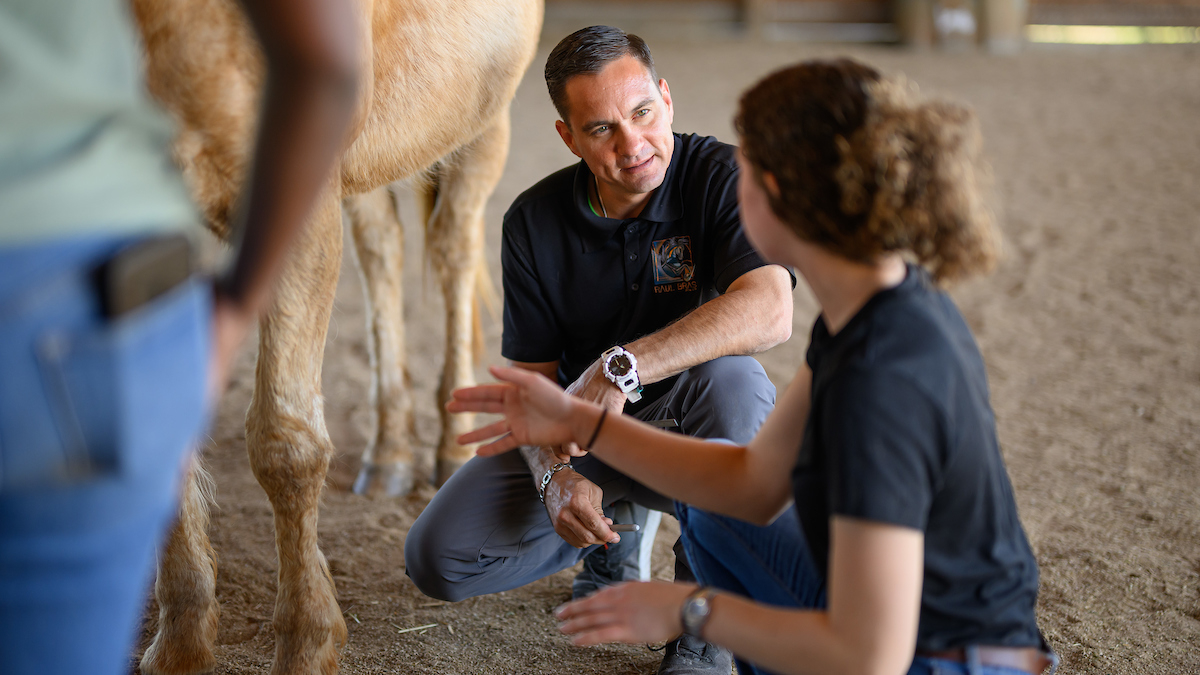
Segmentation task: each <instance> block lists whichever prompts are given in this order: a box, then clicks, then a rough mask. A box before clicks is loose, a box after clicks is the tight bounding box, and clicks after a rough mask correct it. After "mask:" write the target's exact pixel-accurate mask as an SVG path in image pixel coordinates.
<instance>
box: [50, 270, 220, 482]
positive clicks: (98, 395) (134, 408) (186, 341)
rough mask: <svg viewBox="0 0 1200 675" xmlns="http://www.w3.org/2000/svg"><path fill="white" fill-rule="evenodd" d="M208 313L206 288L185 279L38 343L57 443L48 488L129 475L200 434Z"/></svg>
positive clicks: (151, 464) (155, 462)
mask: <svg viewBox="0 0 1200 675" xmlns="http://www.w3.org/2000/svg"><path fill="white" fill-rule="evenodd" d="M209 305H210V300H209V296H208V289H207V287H206V285H205V284H204V283H202V282H201V281H200V280H190V281H188V282H185V283H184V284H181V285H180V286H178V287H176V288H174V289H172V290H171V291H169V292H168V293H166V294H164V295H163V296H161V297H159V298H157V299H155V300H154V301H152V302H150V303H147V304H146V305H144V306H142V307H140V308H138V309H136V310H134V311H132V312H130V313H128V314H126V315H123V316H121V317H118V318H117V319H114V320H108V321H106V320H96V321H94V322H91V323H90V324H88V325H85V326H82V327H74V328H71V329H67V330H60V329H49V330H46V331H45V332H43V333H41V334H40V335H38V336H37V337H36V339H35V342H34V348H35V351H36V354H37V361H38V367H39V370H40V373H41V379H42V386H43V388H44V391H45V393H46V400H47V403H48V406H49V408H50V412H51V418H52V420H53V423H54V425H55V427H56V429H57V432H58V440H59V442H60V443H61V452H59V453H49V455H50V456H51V457H53V458H54V459H55V464H51V465H47V466H46V467H45V475H44V477H43V478H44V480H45V481H46V482H49V483H52V484H59V485H62V484H70V483H76V482H81V481H84V480H95V479H102V478H104V477H106V476H113V475H120V476H125V477H128V476H131V475H137V474H138V473H140V472H141V471H143V470H147V469H151V468H153V467H154V466H155V465H156V464H157V460H158V459H159V457H163V456H167V455H169V454H170V451H171V450H174V449H175V448H171V447H164V445H166V444H174V445H178V444H179V443H180V442H186V440H187V439H188V438H190V437H191V435H193V434H195V433H196V432H197V431H198V426H199V421H200V420H201V419H202V418H203V416H202V414H201V411H202V410H203V407H204V394H205V378H206V376H207V346H208V345H207V343H208V320H209V311H210V310H209ZM182 434H186V435H183V436H182V437H181V435H182ZM176 454H177V453H176Z"/></svg>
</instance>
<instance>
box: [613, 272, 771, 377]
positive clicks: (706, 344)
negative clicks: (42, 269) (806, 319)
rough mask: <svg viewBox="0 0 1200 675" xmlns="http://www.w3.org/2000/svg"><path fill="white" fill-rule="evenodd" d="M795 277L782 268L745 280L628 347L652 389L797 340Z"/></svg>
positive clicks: (753, 274)
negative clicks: (719, 361)
mask: <svg viewBox="0 0 1200 675" xmlns="http://www.w3.org/2000/svg"><path fill="white" fill-rule="evenodd" d="M791 327H792V297H791V276H790V275H789V274H788V272H787V270H785V269H784V268H782V267H779V266H778V265H769V266H766V267H760V268H758V269H756V270H752V271H750V272H747V273H746V274H744V275H742V277H741V278H739V279H738V280H737V281H735V282H734V283H733V284H732V285H731V286H730V287H729V290H728V291H727V292H726V293H725V294H724V295H721V296H718V297H716V298H713V299H712V300H710V301H708V302H706V303H704V304H703V305H701V306H699V307H697V308H696V309H695V310H694V311H692V312H691V313H689V314H687V315H686V316H684V317H682V318H680V319H679V320H678V321H675V322H673V323H671V324H669V325H667V326H666V327H664V328H663V329H662V330H659V331H657V332H655V333H651V334H649V335H646V336H644V337H641V338H639V339H637V340H634V341H633V342H631V343H629V344H628V345H625V348H626V349H628V350H629V351H630V352H632V353H633V354H634V356H636V357H637V359H638V377H639V378H640V380H641V382H642V384H652V383H654V382H658V381H660V380H665V379H666V378H668V377H671V376H673V375H677V374H679V373H681V372H683V371H685V370H687V369H688V368H691V367H693V366H697V365H699V364H701V363H705V362H707V361H711V360H713V359H715V358H719V357H721V356H730V355H736V354H755V353H758V352H761V351H763V350H765V349H770V348H771V347H774V346H775V345H777V344H779V343H780V342H783V341H785V340H787V339H788V337H790V336H791Z"/></svg>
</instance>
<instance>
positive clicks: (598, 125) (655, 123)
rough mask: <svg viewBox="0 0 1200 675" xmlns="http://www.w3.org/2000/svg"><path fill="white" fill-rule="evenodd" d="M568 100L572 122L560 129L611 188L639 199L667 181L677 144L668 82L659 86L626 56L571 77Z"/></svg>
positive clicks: (576, 153)
mask: <svg viewBox="0 0 1200 675" xmlns="http://www.w3.org/2000/svg"><path fill="white" fill-rule="evenodd" d="M660 89H661V91H660ZM566 101H567V113H568V117H569V119H568V120H566V121H567V124H564V123H563V122H561V121H559V122H556V123H555V128H557V129H558V133H559V135H560V136H562V139H563V142H564V143H566V144H567V147H568V148H570V149H571V152H573V153H575V155H576V156H577V157H581V158H582V159H583V161H585V162H587V165H588V168H590V169H591V170H592V173H594V174H595V175H596V178H597V180H598V181H599V182H600V183H601V184H602V185H604V186H605V189H606V191H607V192H609V193H610V194H611V193H614V192H615V193H617V194H619V195H624V196H626V198H627V199H632V200H634V201H636V200H637V199H638V198H639V196H641V195H647V196H648V195H649V193H650V192H652V191H653V190H654V189H655V188H657V187H658V186H659V185H662V182H663V178H664V177H665V176H666V173H667V166H668V165H669V164H670V163H671V152H672V151H673V150H674V146H675V139H674V137H673V136H672V135H671V121H672V120H673V119H674V116H675V110H674V108H673V107H672V106H671V91H670V90H669V89H668V88H667V81H666V80H659V81H658V86H655V82H654V81H653V80H652V79H650V73H649V72H648V71H647V70H646V67H645V66H643V65H642V63H641V62H640V61H638V60H637V59H636V58H634V57H632V56H624V57H622V58H620V59H617V60H616V61H613V62H612V63H609V64H608V65H607V66H605V67H604V69H603V70H601V71H600V72H599V73H597V74H595V75H578V76H576V77H573V78H571V79H570V80H568V81H567V86H566Z"/></svg>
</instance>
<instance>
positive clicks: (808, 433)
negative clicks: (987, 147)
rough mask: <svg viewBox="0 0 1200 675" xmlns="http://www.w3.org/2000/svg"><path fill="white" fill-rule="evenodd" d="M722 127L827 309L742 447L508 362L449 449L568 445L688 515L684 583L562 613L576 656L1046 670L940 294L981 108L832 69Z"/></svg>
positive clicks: (999, 470) (757, 94)
mask: <svg viewBox="0 0 1200 675" xmlns="http://www.w3.org/2000/svg"><path fill="white" fill-rule="evenodd" d="M736 126H737V128H738V131H739V133H740V135H741V140H742V146H741V153H740V155H739V161H740V162H741V164H742V173H741V179H740V181H741V182H740V185H739V192H738V195H739V199H740V202H741V206H742V217H743V220H744V222H745V228H746V232H747V235H748V236H749V237H750V239H751V241H752V242H753V243H754V245H755V247H756V248H757V249H758V250H759V251H760V252H761V253H762V255H763V256H764V257H765V258H766V259H767V260H770V261H774V262H778V263H782V264H789V265H794V266H795V268H796V269H797V271H799V272H800V274H801V275H802V276H803V277H804V279H805V281H806V282H807V283H808V284H809V287H810V288H811V289H812V291H813V293H814V295H815V296H816V298H817V300H818V303H819V304H820V308H821V314H820V316H819V317H818V318H817V320H816V323H815V324H814V326H813V331H812V338H811V343H810V345H809V348H808V354H807V359H806V362H805V363H804V364H803V365H802V366H801V367H800V370H799V372H798V373H797V375H796V378H795V379H794V380H793V382H792V384H791V386H790V387H789V388H788V389H787V392H786V393H785V394H784V395H783V397H782V398H781V400H780V403H779V405H778V407H777V409H776V410H775V411H774V412H773V413H772V414H771V416H770V418H768V420H767V421H766V423H765V424H764V425H763V427H762V429H761V431H760V432H759V433H758V435H757V436H756V437H755V438H754V440H753V441H751V442H750V443H749V444H748V445H747V446H744V447H739V446H729V445H720V444H715V443H702V442H699V441H696V440H693V439H688V438H682V437H679V436H672V435H667V434H663V433H661V432H659V431H656V430H653V429H650V428H648V427H646V426H645V425H642V424H639V423H638V422H637V421H635V420H631V419H629V418H628V417H617V416H613V415H606V414H605V411H604V410H602V409H601V408H599V407H597V406H595V405H593V404H590V403H588V402H586V401H581V400H579V399H577V398H571V397H568V396H565V395H563V393H562V392H561V391H559V389H558V388H557V387H556V386H555V385H554V384H553V383H551V382H549V381H547V380H546V379H545V378H542V377H540V376H538V375H535V374H531V373H528V372H525V371H521V370H514V369H501V368H497V369H495V370H494V374H495V375H496V377H497V378H499V379H501V380H503V381H504V383H502V384H494V385H484V386H480V387H476V388H471V389H465V390H461V391H458V392H456V393H455V396H454V399H453V400H452V401H451V403H450V404H449V407H450V409H451V410H453V411H463V410H475V411H482V412H493V413H495V412H499V413H503V414H504V416H505V419H504V420H501V421H499V422H496V423H494V424H492V425H489V426H486V427H483V428H482V429H479V430H477V431H475V432H471V433H470V434H466V435H464V437H463V439H462V440H463V442H474V441H480V440H484V439H487V438H491V437H493V436H496V435H500V434H502V436H501V437H500V438H499V439H497V440H495V441H493V442H491V443H490V444H488V445H485V446H483V447H482V448H480V449H479V453H480V454H483V455H491V454H495V453H499V452H504V451H507V450H510V449H512V448H514V447H516V446H517V445H519V444H522V443H572V442H573V443H577V444H579V446H580V447H581V448H583V449H585V450H590V452H591V453H592V454H595V455H597V456H599V457H600V458H602V459H603V460H604V461H605V462H608V463H610V464H612V465H613V466H614V467H616V468H618V469H619V470H621V471H625V472H627V473H628V474H629V475H631V476H633V477H635V478H636V479H637V480H640V481H643V482H644V483H645V484H646V485H648V486H651V487H653V488H655V489H657V490H659V491H661V492H662V493H663V494H667V495H671V496H673V497H674V498H676V499H678V500H680V501H681V502H686V503H687V505H685V506H680V509H679V511H680V522H681V526H682V530H683V539H684V548H685V549H686V551H687V556H688V560H689V561H690V563H691V564H692V566H693V568H694V569H695V571H696V576H697V578H698V579H699V582H700V583H699V586H695V585H692V586H686V587H685V586H683V585H680V584H664V583H648V584H624V585H621V586H616V587H613V588H610V589H607V590H604V591H601V592H599V593H597V594H596V595H594V596H592V597H590V598H587V599H584V600H580V601H577V602H572V603H570V604H567V605H565V606H563V607H561V608H559V609H558V610H557V617H558V618H559V619H560V620H562V621H563V623H562V625H561V630H562V631H563V632H565V633H568V634H571V635H574V641H575V643H576V644H580V645H590V644H598V643H603V642H651V641H657V640H666V639H670V638H671V637H673V636H674V635H676V634H678V633H680V632H681V631H682V632H684V633H687V634H692V635H698V636H701V637H703V639H705V640H709V641H711V642H714V643H716V644H719V645H722V646H725V647H728V648H729V649H731V650H732V651H733V652H734V653H735V654H736V655H737V656H738V658H739V672H741V673H754V672H759V673H762V672H778V673H813V674H817V673H820V674H822V675H830V674H836V673H846V674H851V673H853V674H859V673H871V674H880V675H900V674H901V673H906V672H907V673H909V674H910V675H927V674H930V673H969V674H970V675H1007V674H1010V673H1016V672H1025V673H1037V674H1041V673H1042V672H1043V670H1044V669H1045V668H1047V667H1050V668H1053V667H1054V664H1055V663H1056V658H1055V657H1054V655H1053V653H1052V652H1050V650H1049V648H1048V647H1047V645H1046V643H1045V640H1044V639H1043V638H1042V636H1041V633H1040V631H1039V630H1038V626H1037V622H1036V619H1035V615H1034V607H1035V603H1036V600H1037V590H1038V572H1037V563H1036V561H1035V560H1034V557H1033V553H1032V551H1031V549H1030V547H1029V543H1028V541H1027V540H1026V537H1025V533H1024V530H1023V528H1022V526H1021V523H1020V520H1019V518H1018V516H1017V508H1016V503H1015V501H1014V498H1013V494H1012V487H1011V485H1010V483H1009V479H1008V475H1007V472H1006V469H1005V466H1004V462H1003V459H1002V457H1001V454H1000V448H999V445H998V442H997V438H996V430H995V422H994V420H993V415H992V410H991V404H990V402H989V395H988V386H987V380H986V375H985V371H984V364H983V360H982V357H981V355H980V353H979V350H978V348H977V346H976V344H975V341H974V338H973V337H972V336H971V334H970V331H969V329H968V328H967V325H966V323H965V322H964V321H963V318H962V316H961V315H960V313H959V311H958V309H957V308H956V307H955V306H954V303H953V302H952V301H951V300H950V298H949V297H948V296H947V295H946V294H945V293H944V292H943V291H941V290H940V289H939V287H938V284H939V283H941V282H948V281H951V280H955V279H958V278H961V277H965V276H968V275H970V274H973V273H977V272H981V271H984V270H986V269H987V268H989V267H990V266H991V264H992V263H993V259H994V256H995V239H994V233H993V230H992V226H991V221H990V217H989V215H988V213H987V211H986V210H985V209H984V207H983V205H982V204H981V199H980V194H979V188H978V186H977V176H976V174H977V169H976V163H975V157H976V154H977V149H978V145H979V137H978V130H977V123H976V121H975V118H974V115H973V114H972V113H970V112H969V111H967V110H966V109H964V108H962V107H959V106H957V105H954V104H950V103H945V102H936V101H935V102H923V101H921V100H919V99H918V98H917V97H916V95H915V92H914V91H913V90H912V89H910V88H909V87H907V86H905V85H904V84H903V82H900V81H896V80H891V79H886V78H883V77H881V76H880V74H879V73H877V72H876V71H875V70H873V69H871V68H869V67H867V66H864V65H861V64H859V63H856V62H854V61H849V60H838V61H830V62H808V63H803V64H800V65H797V66H793V67H791V68H787V69H785V70H782V71H780V72H777V73H775V74H773V75H771V76H769V77H767V78H766V79H764V80H763V81H762V82H760V83H759V84H757V85H756V86H755V87H753V88H752V89H751V90H750V91H749V92H747V93H746V94H745V95H744V96H743V98H742V100H741V104H740V110H739V113H738V116H737V119H736ZM685 454H686V456H687V457H688V458H689V459H688V461H686V462H683V461H680V459H679V458H680V457H682V456H684V455H685ZM701 508H703V509H707V510H708V512H705V511H700V510H699V509H701ZM712 513H720V514H724V515H719V516H717V515H712ZM739 519H740V520H739ZM745 521H749V522H745ZM750 523H758V524H768V523H769V527H767V528H766V529H765V530H763V529H760V528H758V527H756V526H754V525H751V524H750ZM764 532H765V534H764Z"/></svg>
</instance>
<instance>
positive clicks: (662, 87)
mask: <svg viewBox="0 0 1200 675" xmlns="http://www.w3.org/2000/svg"><path fill="white" fill-rule="evenodd" d="M658 91H659V93H661V94H662V100H663V103H664V104H666V106H667V124H674V122H675V104H674V103H672V102H671V88H670V87H668V86H667V81H666V80H664V79H660V80H659V81H658Z"/></svg>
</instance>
